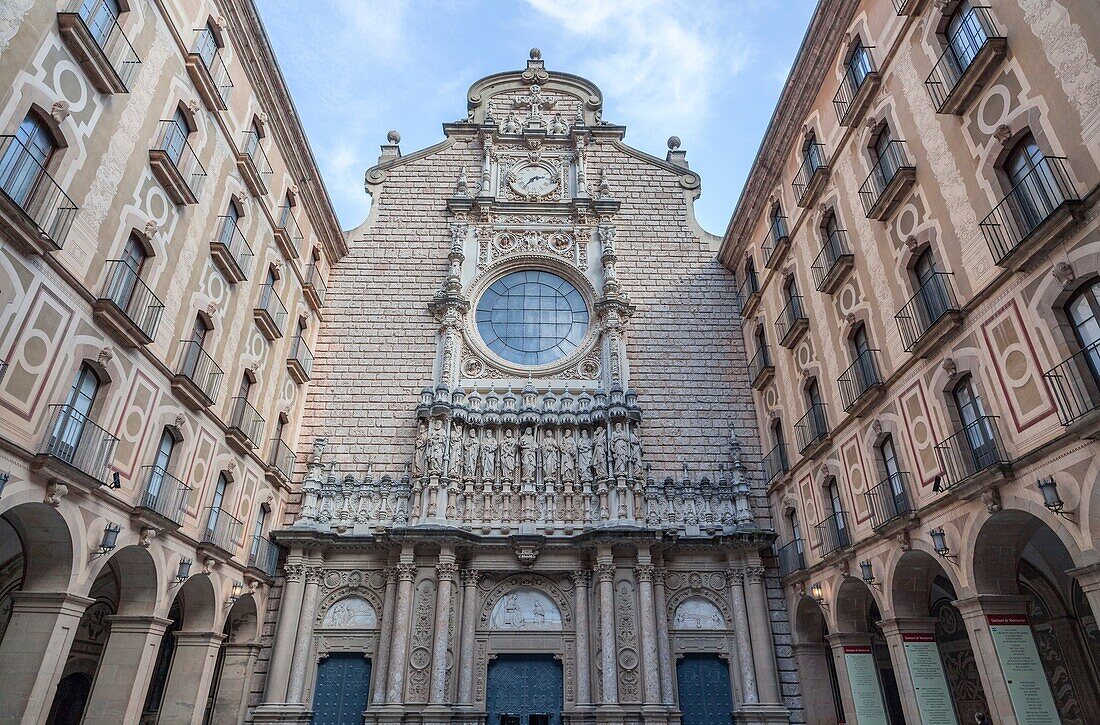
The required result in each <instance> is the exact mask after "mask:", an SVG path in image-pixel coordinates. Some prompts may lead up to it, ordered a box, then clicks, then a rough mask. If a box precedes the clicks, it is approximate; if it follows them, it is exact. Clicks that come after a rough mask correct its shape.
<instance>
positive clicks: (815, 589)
mask: <svg viewBox="0 0 1100 725" xmlns="http://www.w3.org/2000/svg"><path fill="white" fill-rule="evenodd" d="M810 596H811V597H813V600H814V601H815V602H817V603H818V606H822V607H827V606H828V605H827V604H826V603H825V592H824V591H823V590H822V589H821V585H820V584H814V585H813V586H811V587H810Z"/></svg>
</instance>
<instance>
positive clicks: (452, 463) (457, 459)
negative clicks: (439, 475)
mask: <svg viewBox="0 0 1100 725" xmlns="http://www.w3.org/2000/svg"><path fill="white" fill-rule="evenodd" d="M447 473H448V474H450V476H451V477H452V478H458V477H459V476H461V475H462V428H461V427H459V426H457V425H452V426H451V457H450V458H449V459H448V466H447Z"/></svg>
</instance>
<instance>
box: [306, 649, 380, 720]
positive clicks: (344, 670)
mask: <svg viewBox="0 0 1100 725" xmlns="http://www.w3.org/2000/svg"><path fill="white" fill-rule="evenodd" d="M370 664H371V663H370V660H369V659H367V658H366V657H364V656H363V654H362V653H360V652H333V653H331V654H329V655H328V656H326V657H325V658H324V659H323V660H321V662H320V663H319V664H318V665H317V684H316V686H315V687H314V694H313V725H358V724H359V723H361V722H363V710H365V709H367V698H368V697H369V694H370V675H371V666H370Z"/></svg>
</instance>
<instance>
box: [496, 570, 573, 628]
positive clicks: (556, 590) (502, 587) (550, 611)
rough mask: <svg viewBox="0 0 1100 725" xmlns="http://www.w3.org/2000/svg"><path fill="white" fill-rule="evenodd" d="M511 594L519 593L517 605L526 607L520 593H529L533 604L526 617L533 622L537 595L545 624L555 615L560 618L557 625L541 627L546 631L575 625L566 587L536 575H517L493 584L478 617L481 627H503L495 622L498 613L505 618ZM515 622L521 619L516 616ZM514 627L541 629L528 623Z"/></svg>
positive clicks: (514, 614)
mask: <svg viewBox="0 0 1100 725" xmlns="http://www.w3.org/2000/svg"><path fill="white" fill-rule="evenodd" d="M510 594H516V595H517V600H516V603H515V606H517V607H522V606H524V604H523V598H522V597H520V596H519V595H526V596H527V597H528V599H527V601H529V602H530V604H528V605H526V606H529V607H530V611H528V612H527V614H526V615H525V616H526V617H527V618H528V619H529V620H531V621H532V622H534V621H535V619H536V615H535V613H534V601H536V600H535V595H537V596H538V597H541V598H542V599H538V600H537V601H538V602H539V605H540V606H541V607H542V609H543V612H542V615H541V616H542V618H543V624H546V623H547V622H549V621H551V618H552V617H556V618H557V623H556V626H552V627H550V626H544V627H542V629H544V630H547V631H555V630H557V631H561V630H567V629H570V628H571V627H572V624H573V615H572V610H571V609H570V607H569V599H568V597H567V596H566V594H564V593H563V589H562V587H561V585H560V584H559V583H556V582H554V581H552V580H550V579H547V578H546V577H542V576H539V575H537V574H516V575H514V576H510V577H506V578H505V579H502V580H501V581H499V582H497V583H496V584H495V585H494V586H493V587H492V591H491V592H490V593H489V595H488V596H487V597H486V598H485V606H484V607H483V608H482V610H481V616H480V617H479V618H478V628H479V629H483V630H485V629H501V628H502V627H499V626H497V625H496V622H497V621H498V620H497V615H498V613H499V614H500V615H501V616H502V617H503V615H504V614H505V612H506V607H508V606H511V605H508V604H506V603H505V602H504V600H505V599H507V598H508V596H509V595H510ZM510 611H512V612H513V615H512V616H513V617H518V615H517V614H516V613H515V610H510ZM499 621H503V620H499ZM515 621H517V622H519V621H521V620H519V619H518V618H517V619H515ZM513 629H526V630H532V629H534V630H535V631H537V630H538V628H535V627H528V626H522V627H519V626H515V627H513Z"/></svg>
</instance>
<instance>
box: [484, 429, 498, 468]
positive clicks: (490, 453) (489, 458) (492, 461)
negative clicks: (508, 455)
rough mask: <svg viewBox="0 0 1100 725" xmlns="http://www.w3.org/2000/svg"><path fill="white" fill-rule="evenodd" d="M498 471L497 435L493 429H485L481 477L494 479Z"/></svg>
mask: <svg viewBox="0 0 1100 725" xmlns="http://www.w3.org/2000/svg"><path fill="white" fill-rule="evenodd" d="M496 472H497V437H496V434H495V433H494V432H493V431H492V430H486V431H485V440H483V441H482V442H481V477H482V478H483V479H485V480H492V478H493V475H494V474H495V473H496Z"/></svg>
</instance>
